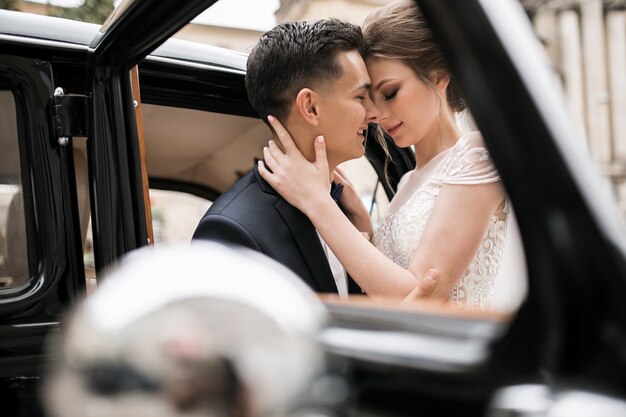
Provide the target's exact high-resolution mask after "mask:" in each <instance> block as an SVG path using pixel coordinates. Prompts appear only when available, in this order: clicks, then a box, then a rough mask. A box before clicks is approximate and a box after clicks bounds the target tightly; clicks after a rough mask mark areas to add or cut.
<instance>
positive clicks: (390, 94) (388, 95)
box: [383, 88, 399, 101]
mask: <svg viewBox="0 0 626 417" xmlns="http://www.w3.org/2000/svg"><path fill="white" fill-rule="evenodd" d="M398 90H399V89H398V88H394V89H393V90H391V91H389V92H388V93H383V98H384V100H385V101H389V100H391V99H393V98H394V97H395V96H396V94H398Z"/></svg>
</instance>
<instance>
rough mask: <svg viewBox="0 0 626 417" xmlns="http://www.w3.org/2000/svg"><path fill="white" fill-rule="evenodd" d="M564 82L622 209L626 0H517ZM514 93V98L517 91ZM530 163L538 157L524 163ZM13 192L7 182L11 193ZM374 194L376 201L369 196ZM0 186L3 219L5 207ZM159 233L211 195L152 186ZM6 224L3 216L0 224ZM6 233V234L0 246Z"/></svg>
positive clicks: (229, 16) (358, 176)
mask: <svg viewBox="0 0 626 417" xmlns="http://www.w3.org/2000/svg"><path fill="white" fill-rule="evenodd" d="M390 1H391V0H221V1H219V2H218V3H217V4H215V5H214V6H213V7H211V8H210V9H209V10H207V11H206V12H204V13H203V14H201V15H200V16H198V18H196V19H195V20H194V21H193V22H192V23H190V24H189V25H187V26H186V27H184V28H183V29H182V30H181V31H180V32H178V33H177V34H176V35H175V36H176V37H178V38H181V39H185V40H190V41H194V42H201V43H207V44H211V45H216V46H220V47H224V48H228V49H233V50H237V51H241V52H244V53H246V52H249V51H250V49H251V48H252V47H253V46H254V44H255V43H256V42H257V40H258V38H259V37H260V36H261V34H262V33H263V32H265V31H266V30H269V29H270V28H272V27H273V26H274V25H276V24H277V23H280V22H284V21H290V20H313V19H319V18H323V17H337V18H340V19H344V20H347V21H350V22H353V23H356V24H360V23H362V22H363V20H364V18H365V17H366V16H367V15H368V14H369V13H370V12H371V11H372V10H374V9H375V8H378V7H380V6H383V5H385V4H387V3H389V2H390ZM117 3H118V2H114V1H113V0H83V1H81V0H47V1H46V0H40V1H34V0H0V8H5V9H12V10H20V11H24V12H29V13H38V14H45V15H53V16H60V17H65V18H70V19H77V20H83V21H87V22H92V23H102V22H104V20H105V19H106V17H107V16H108V15H109V13H110V12H111V11H112V10H113V8H114V7H115V6H116V5H117ZM520 4H521V5H522V6H523V7H524V9H525V10H526V13H527V14H528V16H529V17H530V19H531V20H532V23H533V25H534V28H535V31H536V33H537V37H538V39H539V40H540V42H542V44H543V45H544V47H545V49H546V52H547V55H548V57H549V58H550V60H551V62H552V65H553V68H554V74H555V79H556V80H557V81H558V82H559V83H561V85H562V86H563V90H564V93H565V97H566V100H567V104H568V106H569V109H570V113H571V116H572V120H573V122H574V123H575V125H576V126H577V127H578V129H579V131H580V132H582V135H580V137H581V138H584V140H585V146H586V148H587V149H588V151H589V152H590V154H591V155H592V157H593V159H594V160H595V161H596V162H597V164H598V166H599V168H600V170H601V172H602V173H603V174H604V175H605V176H606V178H607V180H609V181H610V183H611V185H612V188H613V190H614V192H615V195H616V197H617V199H618V201H619V203H620V207H621V209H622V213H623V214H625V215H626V77H625V76H624V75H626V0H521V1H520ZM512 99H513V98H512ZM344 168H345V169H346V171H347V172H348V174H349V176H350V178H351V179H352V181H353V182H354V183H355V186H356V187H357V190H358V191H359V193H360V195H361V196H362V198H363V200H364V202H365V203H366V205H367V206H368V207H370V206H371V208H372V214H373V218H374V221H375V222H376V220H377V218H378V217H379V216H380V215H382V214H383V213H384V211H385V204H386V197H385V196H384V193H383V192H382V190H381V187H377V178H376V176H375V174H374V172H373V170H372V168H371V167H370V165H369V164H368V163H367V162H366V161H364V160H356V161H350V162H348V163H347V164H346V166H344ZM528 169H532V167H528ZM12 194H13V190H8V191H7V195H8V196H9V197H10V195H12ZM374 195H375V196H376V197H377V203H376V204H372V197H373V196H374ZM4 200H7V201H10V199H6V198H4V199H3V190H2V189H0V219H4V218H5V216H2V210H6V205H7V204H4V202H5V201H4ZM151 203H152V210H153V222H154V231H155V240H156V242H157V243H159V242H180V241H183V242H185V241H187V242H188V241H189V239H190V238H191V235H192V233H193V230H194V229H195V227H196V225H197V222H198V219H199V218H200V217H201V216H202V214H203V213H204V212H205V211H206V210H207V208H208V207H209V206H210V204H211V202H210V201H208V200H204V199H202V198H198V197H196V196H192V195H190V194H184V193H177V192H169V191H160V190H152V191H151ZM0 228H2V225H0ZM1 245H2V242H1V241H0V246H1ZM86 257H87V259H86V261H87V263H89V259H88V258H89V254H88V253H87V255H86Z"/></svg>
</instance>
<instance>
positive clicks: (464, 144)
mask: <svg viewBox="0 0 626 417" xmlns="http://www.w3.org/2000/svg"><path fill="white" fill-rule="evenodd" d="M441 181H442V183H444V184H461V185H468V184H487V183H492V182H497V181H500V174H499V173H498V170H497V169H496V167H495V165H494V164H493V162H492V161H491V158H490V156H489V152H488V151H487V148H486V147H485V144H484V142H483V139H482V136H481V135H480V133H478V132H472V133H470V134H467V135H465V136H463V137H462V138H460V139H459V141H458V142H457V143H456V145H454V149H453V155H451V157H450V159H449V160H448V163H447V167H446V168H445V169H444V170H443V178H442V179H441Z"/></svg>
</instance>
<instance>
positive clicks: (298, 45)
mask: <svg viewBox="0 0 626 417" xmlns="http://www.w3.org/2000/svg"><path fill="white" fill-rule="evenodd" d="M362 48H363V34H362V32H361V28H360V27H359V26H357V25H353V24H351V23H348V22H343V21H341V20H338V19H322V20H318V21H315V22H287V23H281V24H280V25H278V26H276V27H275V28H274V29H272V30H270V31H269V32H266V33H264V34H263V36H261V39H260V40H259V42H258V43H257V44H256V46H255V47H254V48H253V49H252V52H251V53H250V56H249V57H248V64H247V73H246V90H247V91H248V98H249V100H250V103H251V104H252V107H254V109H255V110H256V111H257V112H258V113H259V115H260V116H261V117H262V118H263V120H264V121H266V123H267V116H268V115H270V114H271V115H274V116H276V117H278V119H279V120H283V121H284V120H285V119H286V116H287V113H288V110H289V106H290V105H291V103H292V102H293V100H295V98H296V95H297V94H298V92H299V91H300V90H301V89H303V88H307V87H308V88H315V87H319V86H320V85H322V84H323V83H326V82H329V81H334V80H336V79H338V78H339V77H341V75H342V69H341V65H340V64H339V62H338V61H337V54H338V53H339V52H348V51H353V50H356V51H361V49H362Z"/></svg>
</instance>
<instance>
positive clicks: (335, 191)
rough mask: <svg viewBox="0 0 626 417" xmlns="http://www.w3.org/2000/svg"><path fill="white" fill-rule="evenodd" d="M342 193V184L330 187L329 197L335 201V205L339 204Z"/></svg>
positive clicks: (333, 184)
mask: <svg viewBox="0 0 626 417" xmlns="http://www.w3.org/2000/svg"><path fill="white" fill-rule="evenodd" d="M342 191H343V184H335V183H334V182H333V183H332V184H331V186H330V196H331V197H332V198H333V200H335V203H339V197H341V192H342Z"/></svg>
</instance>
